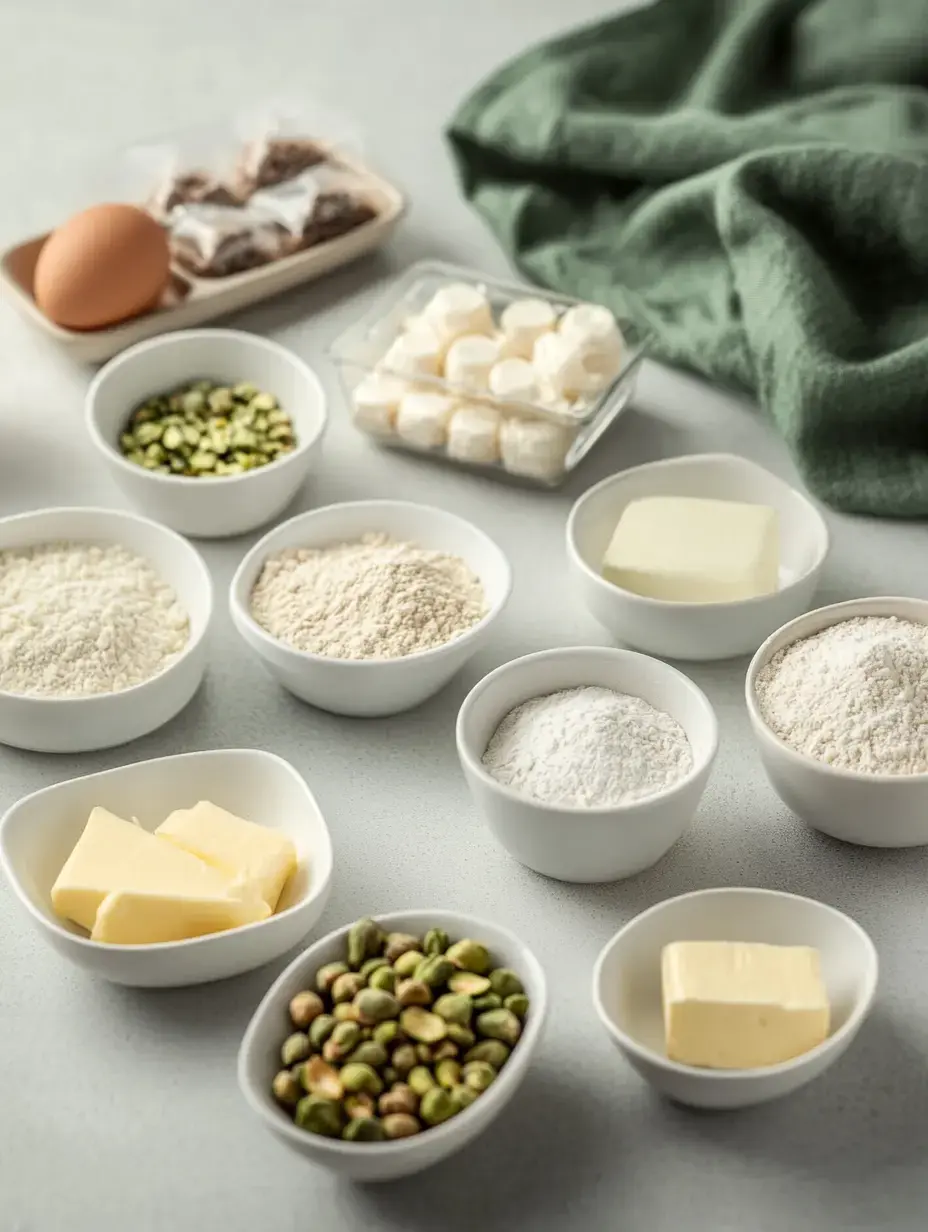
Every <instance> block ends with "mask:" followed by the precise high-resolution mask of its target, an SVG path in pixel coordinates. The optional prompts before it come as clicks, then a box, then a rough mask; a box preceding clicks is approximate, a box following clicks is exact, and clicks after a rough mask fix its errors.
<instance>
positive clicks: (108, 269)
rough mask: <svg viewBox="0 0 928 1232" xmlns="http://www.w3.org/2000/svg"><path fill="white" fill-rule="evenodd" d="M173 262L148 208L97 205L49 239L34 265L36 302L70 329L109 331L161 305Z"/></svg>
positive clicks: (49, 316)
mask: <svg viewBox="0 0 928 1232" xmlns="http://www.w3.org/2000/svg"><path fill="white" fill-rule="evenodd" d="M169 260H170V258H169V254H168V240H167V236H166V234H165V232H164V230H163V229H162V228H161V227H160V226H159V225H158V223H157V222H156V221H155V220H154V219H153V218H152V217H151V216H150V215H149V214H147V213H146V212H145V210H141V209H137V208H136V207H135V206H132V205H95V206H93V207H91V208H90V209H88V210H83V211H82V212H81V213H80V214H75V215H74V217H73V218H71V219H69V221H68V222H66V223H63V224H62V226H60V227H58V229H57V230H56V231H54V232H53V233H52V234H51V235H50V236H49V238H48V239H47V240H46V241H45V244H44V245H43V246H42V250H41V252H40V253H39V258H38V261H37V262H36V267H35V276H34V279H33V293H34V295H35V301H36V304H37V305H38V306H39V308H40V309H41V310H42V312H44V313H45V315H46V316H47V317H48V319H49V320H50V321H54V322H55V324H56V325H61V326H63V327H64V328H65V329H73V330H95V329H104V328H106V327H107V326H110V325H117V324H119V323H120V322H122V321H127V320H129V319H130V318H131V317H135V316H139V315H140V314H141V313H143V312H149V311H150V310H151V309H153V308H154V307H155V306H156V305H157V303H158V300H159V298H160V296H161V294H162V292H163V291H164V290H165V288H166V286H167V284H168V281H169Z"/></svg>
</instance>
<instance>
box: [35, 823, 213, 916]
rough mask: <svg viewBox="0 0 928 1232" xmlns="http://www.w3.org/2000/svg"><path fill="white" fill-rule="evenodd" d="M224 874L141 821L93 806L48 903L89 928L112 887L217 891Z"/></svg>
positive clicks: (201, 892) (200, 892)
mask: <svg viewBox="0 0 928 1232" xmlns="http://www.w3.org/2000/svg"><path fill="white" fill-rule="evenodd" d="M228 886H229V878H228V877H227V876H224V875H223V874H222V873H220V872H218V871H217V870H216V869H215V868H210V867H208V865H206V864H204V863H203V862H202V860H198V859H197V858H196V857H195V856H193V855H190V854H189V853H188V852H186V851H181V850H179V849H178V848H177V847H173V846H171V844H170V843H165V842H162V841H161V840H160V839H157V838H155V836H154V835H153V834H149V833H148V831H147V830H143V829H142V828H141V827H140V826H136V825H133V824H132V822H130V821H125V820H124V819H123V818H122V817H117V816H116V815H115V814H114V813H110V812H108V811H107V810H106V809H104V808H95V809H94V810H93V812H92V813H91V814H90V817H89V818H88V819H87V824H86V826H85V827H84V831H83V833H82V834H81V837H80V838H79V839H78V841H77V845H76V846H75V848H74V850H73V851H72V852H71V854H70V856H68V859H67V861H66V863H65V866H64V868H63V869H62V870H61V872H60V873H59V874H58V879H57V881H56V882H55V884H54V885H53V886H52V894H51V898H52V906H53V907H54V909H55V911H56V913H57V914H58V915H60V916H62V917H63V918H64V919H67V920H73V921H74V923H75V924H80V925H81V927H82V928H86V929H87V930H88V932H89V931H90V930H91V929H92V928H93V927H94V921H95V920H96V917H97V910H98V908H99V907H100V905H101V903H102V902H103V900H104V899H105V898H106V897H107V895H108V894H110V893H111V892H112V891H113V890H131V891H138V892H144V893H158V894H162V893H172V894H173V893H180V894H188V895H202V896H205V897H207V898H215V897H222V896H223V895H225V894H226V893H227V890H228Z"/></svg>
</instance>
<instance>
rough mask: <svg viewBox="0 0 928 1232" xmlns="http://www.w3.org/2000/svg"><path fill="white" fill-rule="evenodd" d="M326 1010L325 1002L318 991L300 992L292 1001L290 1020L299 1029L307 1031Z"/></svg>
mask: <svg viewBox="0 0 928 1232" xmlns="http://www.w3.org/2000/svg"><path fill="white" fill-rule="evenodd" d="M324 1010H325V1003H324V1002H323V1000H322V998H321V997H320V996H319V994H318V993H315V992H308V991H307V992H298V993H297V994H296V996H295V997H293V998H292V1000H291V1001H290V1021H291V1022H292V1023H293V1025H294V1026H295V1027H296V1028H297V1030H298V1031H305V1030H306V1028H307V1027H308V1026H309V1025H310V1023H312V1022H315V1020H316V1019H317V1018H318V1017H319V1015H320V1014H321V1013H323V1012H324Z"/></svg>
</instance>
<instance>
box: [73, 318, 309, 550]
mask: <svg viewBox="0 0 928 1232" xmlns="http://www.w3.org/2000/svg"><path fill="white" fill-rule="evenodd" d="M86 418H87V428H88V431H89V433H90V437H91V440H92V441H93V442H94V444H95V445H96V446H97V448H98V449H99V451H100V453H101V455H102V456H103V458H104V461H105V462H106V464H107V466H108V467H109V470H110V473H111V475H112V476H113V478H114V480H115V481H116V483H117V484H118V485H119V486H120V487H121V488H122V490H123V491H124V492H125V493H126V495H127V496H128V497H129V498H130V500H132V501H133V503H134V504H136V505H137V506H138V507H139V508H140V509H141V510H142V512H144V513H145V514H147V515H148V517H150V518H154V519H156V520H157V521H159V522H163V523H164V524H165V525H166V526H170V527H171V528H172V529H174V530H176V531H180V533H181V534H184V535H193V536H195V537H200V538H208V539H214V538H224V537H227V536H230V535H241V534H245V533H246V532H247V531H251V530H254V529H255V528H256V527H258V526H262V525H264V524H265V523H266V522H269V521H271V520H272V519H273V518H275V517H277V516H278V515H279V514H280V513H281V512H282V511H283V510H284V509H285V508H286V507H287V505H288V504H289V503H290V502H291V501H292V500H293V498H294V496H295V495H296V493H297V491H298V489H299V488H300V487H301V485H302V484H303V482H304V480H305V479H306V477H307V475H308V473H309V471H310V470H311V468H312V465H313V462H314V460H315V458H316V457H317V455H318V446H319V444H320V441H321V439H322V433H323V429H324V428H325V422H326V398H325V393H324V391H323V388H322V385H321V383H320V381H319V378H318V377H317V376H316V374H315V372H313V370H312V369H311V368H310V367H309V366H308V365H307V364H305V363H304V362H303V361H302V360H301V359H299V358H298V357H297V356H296V355H294V354H293V353H292V352H291V351H288V350H287V349H286V348H285V347H282V346H280V345H279V344H278V343H276V342H271V341H269V340H268V339H267V338H260V337H258V336H257V335H256V334H247V333H243V332H240V331H237V330H226V329H196V330H185V331H179V332H177V333H172V334H165V335H163V336H162V337H159V338H153V339H151V340H150V341H147V342H142V343H139V344H138V345H137V346H133V347H130V348H129V349H128V350H126V351H123V353H122V354H121V355H119V356H117V357H116V358H115V359H113V360H111V361H110V362H109V363H108V364H106V365H105V366H104V367H103V368H101V370H100V371H99V373H98V374H97V376H96V377H95V379H94V380H93V382H92V384H91V386H90V389H89V390H88V393H87V403H86Z"/></svg>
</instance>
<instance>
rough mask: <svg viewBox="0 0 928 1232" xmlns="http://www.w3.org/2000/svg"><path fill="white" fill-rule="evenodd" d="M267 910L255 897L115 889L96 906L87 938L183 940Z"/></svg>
mask: <svg viewBox="0 0 928 1232" xmlns="http://www.w3.org/2000/svg"><path fill="white" fill-rule="evenodd" d="M270 914H271V911H270V908H269V907H268V905H267V903H266V902H265V901H264V900H263V899H260V898H227V897H223V896H221V895H218V896H212V897H204V896H202V895H191V894H150V893H144V892H141V891H133V890H114V891H113V892H112V893H111V894H107V896H106V898H104V900H103V902H102V903H101V904H100V909H99V911H98V912H97V918H96V921H95V922H94V926H93V931H92V932H91V934H90V939H91V941H104V942H107V943H108V944H109V945H154V944H156V943H157V942H159V941H187V940H189V939H190V938H191V937H205V936H206V935H207V934H209V933H219V932H225V931H226V930H227V929H230V928H241V926H242V925H243V924H253V923H254V922H255V921H256V920H266V919H267V917H268V916H269V915H270Z"/></svg>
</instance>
